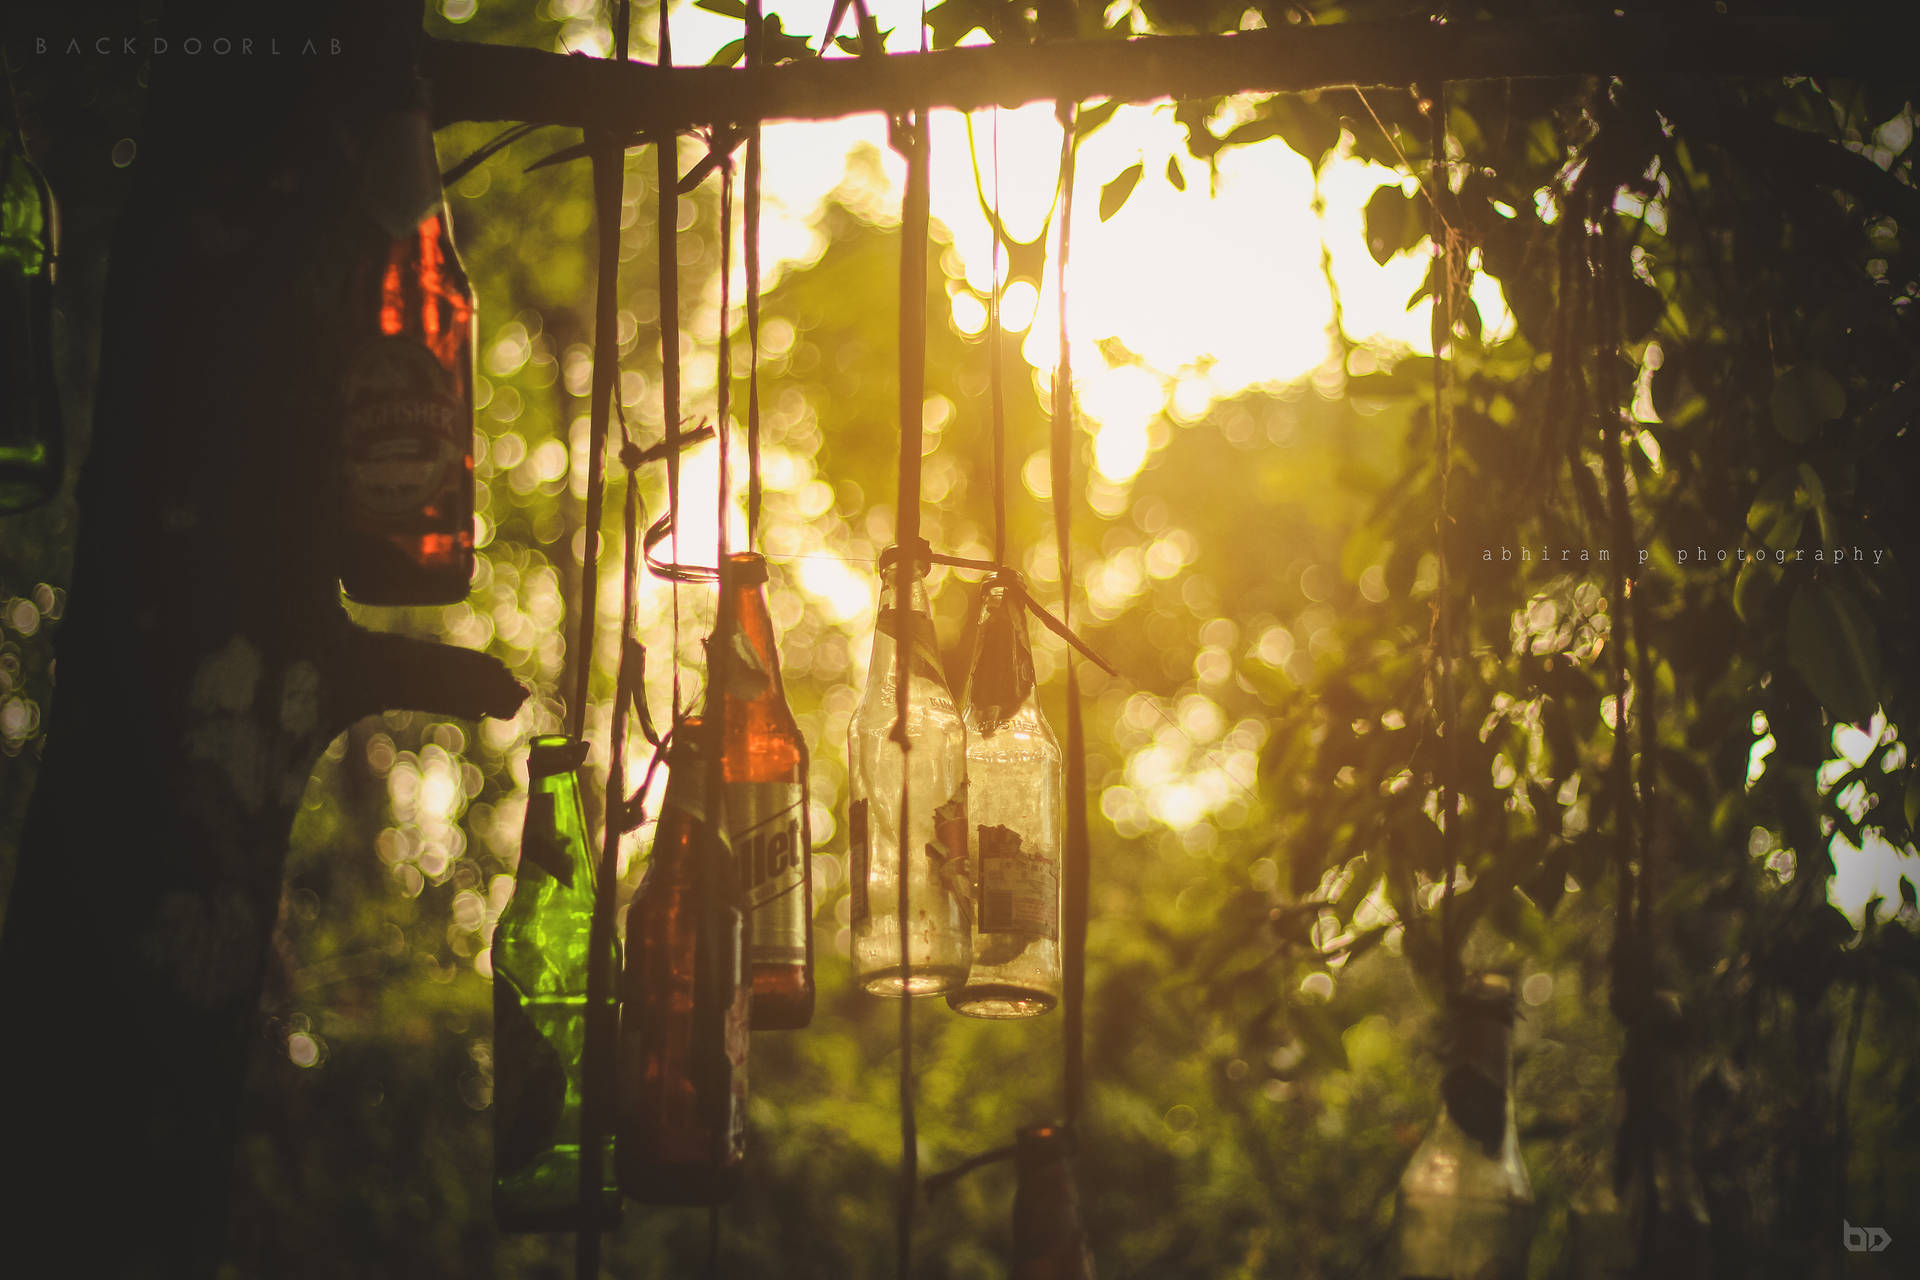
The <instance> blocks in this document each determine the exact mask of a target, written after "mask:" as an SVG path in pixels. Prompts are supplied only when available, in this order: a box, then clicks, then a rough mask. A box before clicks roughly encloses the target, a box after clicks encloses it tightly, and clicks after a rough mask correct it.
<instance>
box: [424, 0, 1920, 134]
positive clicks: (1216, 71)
mask: <svg viewBox="0 0 1920 1280" xmlns="http://www.w3.org/2000/svg"><path fill="white" fill-rule="evenodd" d="M1909 48H1910V46H1906V45H1905V44H1904V43H1903V42H1902V41H1899V40H1890V39H1888V38H1887V37H1886V32H1885V31H1884V30H1883V29H1882V27H1880V26H1878V25H1875V23H1874V22H1873V21H1872V19H1871V18H1870V17H1866V16H1846V17H1840V16H1836V17H1835V18H1833V19H1831V20H1817V19H1802V18H1727V17H1714V16H1710V15H1681V16H1675V17H1670V18H1662V17H1654V16H1650V15H1648V14H1646V13H1635V14H1633V15H1631V16H1629V17H1623V18H1617V19H1591V18H1581V19H1565V20H1541V21H1534V22H1522V21H1499V22H1458V23H1444V24H1438V25H1436V24H1432V23H1429V22H1426V21H1424V20H1421V21H1415V22H1393V23H1360V22H1352V23H1334V24H1328V25H1326V26H1319V27H1289V28H1286V29H1284V30H1271V31H1241V32H1233V33H1230V34H1226V35H1205V36H1145V37H1141V38H1139V39H1133V40H1073V41H1058V42H1050V43H1046V44H1037V45H1014V44H1003V45H990V46H979V47H973V48H964V49H942V50H938V51H936V52H933V53H901V54H891V55H887V56H884V57H872V58H834V59H824V60H821V59H813V60H806V61H798V62H789V63H783V64H781V65H779V66H759V67H668V68H660V67H655V66H651V65H648V64H646V63H639V62H616V61H613V60H610V59H605V58H589V57H585V56H581V55H565V54H557V53H547V52H545V51H543V50H538V49H524V48H514V47H507V46H501V45H488V44H479V43H472V42H461V41H449V40H439V39H428V40H426V41H425V42H424V47H423V60H424V65H425V69H426V72H427V75H428V77H429V78H430V79H431V80H432V81H433V89H434V111H435V114H436V115H437V116H438V118H439V120H440V122H441V123H450V122H452V121H456V120H514V121H525V122H528V123H537V124H558V125H572V126H575V127H579V128H603V129H614V130H619V131H623V132H631V131H633V130H635V129H642V128H654V129H657V128H660V127H662V126H665V127H668V128H672V129H676V130H678V129H685V128H688V127H690V126H693V125H698V124H715V123H720V122H735V123H747V122H751V121H754V120H775V119H786V120H825V119H832V118H835V117H839V116H846V115H854V114H858V113H861V112H869V111H886V112H898V111H900V110H903V109H905V108H907V107H910V106H917V105H921V104H925V105H928V106H934V107H958V108H962V109H971V108H974V107H983V106H988V105H991V104H994V103H998V104H1000V105H1002V106H1015V105H1018V104H1020V103H1025V102H1040V101H1053V100H1055V99H1058V98H1072V99H1077V100H1081V101H1085V100H1090V99H1096V98H1118V99H1122V100H1125V101H1130V102H1141V101H1147V100H1151V99H1156V98H1175V99H1178V98H1202V97H1213V96H1216V95H1220V94H1227V93H1240V92H1251V91H1268V92H1295V93H1299V92H1306V91H1309V90H1314V89H1327V88H1336V87H1340V86H1358V87H1361V88H1374V87H1382V86H1405V85H1410V84H1413V83H1414V82H1415V81H1431V82H1434V83H1439V82H1441V81H1460V80H1500V79H1521V78H1533V77H1543V76H1576V75H1602V76H1645V75H1728V76H1779V75H1817V74H1845V75H1854V76H1862V77H1886V76H1900V75H1911V70H1910V68H1908V67H1906V66H1903V65H1902V62H1903V59H1905V58H1906V56H1907V53H1908V51H1909Z"/></svg>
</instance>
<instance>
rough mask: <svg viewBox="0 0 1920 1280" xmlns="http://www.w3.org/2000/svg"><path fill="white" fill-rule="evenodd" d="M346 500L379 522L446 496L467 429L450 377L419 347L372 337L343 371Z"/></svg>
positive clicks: (455, 478) (456, 480) (453, 482)
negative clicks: (345, 372)
mask: <svg viewBox="0 0 1920 1280" xmlns="http://www.w3.org/2000/svg"><path fill="white" fill-rule="evenodd" d="M346 424H347V426H346V436H347V440H346V445H347V502H348V506H349V507H350V508H351V509H352V510H353V511H355V512H357V513H359V514H361V515H363V516H365V517H369V518H371V519H372V520H374V521H376V522H378V521H379V520H380V518H381V517H391V516H403V515H407V514H409V513H413V512H417V511H419V510H421V509H422V508H424V507H426V506H429V505H432V504H435V503H438V502H442V501H445V500H446V499H445V497H444V496H443V495H444V494H445V493H446V491H447V490H449V489H451V488H452V487H454V486H455V485H457V484H458V483H459V479H460V476H459V471H460V464H461V460H462V459H463V458H464V457H465V456H466V452H467V442H466V440H465V439H463V438H462V433H463V432H465V431H469V430H471V424H470V422H469V421H468V415H467V413H466V410H465V405H464V404H463V403H462V400H461V397H460V395H459V393H458V389H457V388H456V387H455V385H454V378H453V375H452V374H450V373H449V372H448V371H447V370H446V369H445V368H444V367H443V366H442V365H441V364H440V362H439V361H437V360H435V359H434V358H433V355H432V353H430V352H429V351H428V350H427V349H426V348H425V347H423V346H421V345H420V344H419V343H417V342H413V341H410V340H409V339H406V338H401V337H391V338H378V339H375V340H374V341H372V342H369V343H367V344H366V345H364V346H362V347H361V348H360V350H359V351H358V352H356V353H355V355H354V359H353V365H352V367H351V368H350V369H349V370H348V372H347V414H346Z"/></svg>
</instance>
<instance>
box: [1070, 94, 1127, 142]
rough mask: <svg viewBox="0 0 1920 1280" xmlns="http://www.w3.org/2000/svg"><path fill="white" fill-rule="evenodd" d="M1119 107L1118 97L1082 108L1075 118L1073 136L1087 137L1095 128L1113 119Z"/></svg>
mask: <svg viewBox="0 0 1920 1280" xmlns="http://www.w3.org/2000/svg"><path fill="white" fill-rule="evenodd" d="M1119 109H1120V100H1119V99H1118V98H1115V99H1112V100H1111V101H1108V102H1100V103H1095V104H1094V105H1093V106H1091V107H1082V108H1080V113H1079V114H1078V115H1076V116H1075V117H1074V118H1073V136H1074V137H1076V138H1084V137H1086V136H1087V135H1088V134H1090V133H1092V132H1093V131H1094V130H1095V129H1098V128H1099V127H1100V126H1101V125H1103V124H1105V123H1106V122H1107V121H1109V120H1111V119H1113V113H1114V112H1116V111H1118V110H1119Z"/></svg>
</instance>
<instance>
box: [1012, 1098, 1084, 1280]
mask: <svg viewBox="0 0 1920 1280" xmlns="http://www.w3.org/2000/svg"><path fill="white" fill-rule="evenodd" d="M1072 1158H1073V1138H1072V1135H1071V1134H1070V1133H1069V1132H1068V1131H1067V1130H1065V1129H1062V1128H1060V1127H1059V1126H1057V1125H1033V1126H1031V1127H1029V1128H1025V1129H1021V1130H1019V1131H1018V1132H1017V1133H1015V1135H1014V1157H1013V1159H1014V1172H1015V1176H1016V1177H1017V1178H1018V1181H1017V1182H1016V1183H1015V1184H1014V1192H1013V1266H1012V1268H1011V1271H1010V1273H1009V1274H1010V1276H1011V1280H1094V1272H1093V1251H1092V1250H1091V1249H1089V1248H1088V1247H1087V1233H1086V1229H1085V1227H1083V1226H1082V1225H1081V1222H1080V1194H1079V1191H1078V1190H1077V1189H1076V1188H1075V1186H1074V1179H1073V1162H1072Z"/></svg>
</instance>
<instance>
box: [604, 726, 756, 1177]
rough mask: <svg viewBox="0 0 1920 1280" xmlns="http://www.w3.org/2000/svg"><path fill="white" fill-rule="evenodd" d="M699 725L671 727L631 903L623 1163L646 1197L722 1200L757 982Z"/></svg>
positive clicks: (736, 1143)
mask: <svg viewBox="0 0 1920 1280" xmlns="http://www.w3.org/2000/svg"><path fill="white" fill-rule="evenodd" d="M702 731H703V730H702V722H701V719H700V718H699V717H697V716H695V717H690V718H688V719H687V720H686V721H685V722H683V723H682V724H681V725H680V726H679V727H678V728H676V729H675V730H674V735H673V749H672V754H671V755H669V757H668V770H669V772H668V775H667V795H666V800H665V802H664V803H663V804H662V806H661V810H660V822H659V825H658V827H657V828H656V830H655V834H654V840H653V856H652V858H651V859H650V860H649V861H648V863H647V874H646V877H645V878H644V879H643V880H641V882H640V888H639V890H638V891H637V892H636V893H635V894H634V898H633V903H632V905H631V906H629V907H628V908H627V947H626V955H627V968H626V973H625V974H624V975H623V977H622V979H621V1008H620V1047H619V1058H618V1064H617V1067H616V1072H617V1075H618V1078H619V1083H618V1086H617V1088H616V1091H615V1106H614V1110H615V1137H616V1141H615V1148H614V1150H615V1166H616V1168H617V1169H618V1171H619V1178H620V1189H621V1190H622V1191H624V1192H626V1194H628V1195H630V1196H632V1197H633V1198H634V1199H636V1200H639V1201H642V1202H644V1203H647V1204H718V1203H720V1202H721V1201H723V1200H726V1199H728V1198H730V1197H731V1196H732V1195H733V1193H734V1191H735V1190H737V1189H738V1187H739V1183H740V1166H741V1161H742V1159H743V1158H744V1157H745V1155H746V1133H747V1131H746V1118H747V1027H748V1018H749V1016H750V1015H749V1011H748V1007H749V1001H750V1000H751V998H752V986H751V984H750V983H749V981H748V980H747V975H746V972H745V941H746V930H745V919H744V915H743V913H742V911H741V909H740V903H739V898H738V895H737V893H736V890H735V884H734V877H733V873H732V869H731V867H730V865H729V864H730V861H731V859H730V856H729V854H728V851H727V847H726V844H725V841H724V840H723V838H722V837H721V834H720V831H719V829H718V828H717V827H716V826H715V825H714V824H713V823H712V822H711V821H710V819H709V809H708V805H707V788H708V780H707V776H706V774H707V768H706V764H705V760H706V759H708V758H710V757H707V756H706V755H705V753H704V752H703V750H702V743H701V741H700V738H701V734H702Z"/></svg>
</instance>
